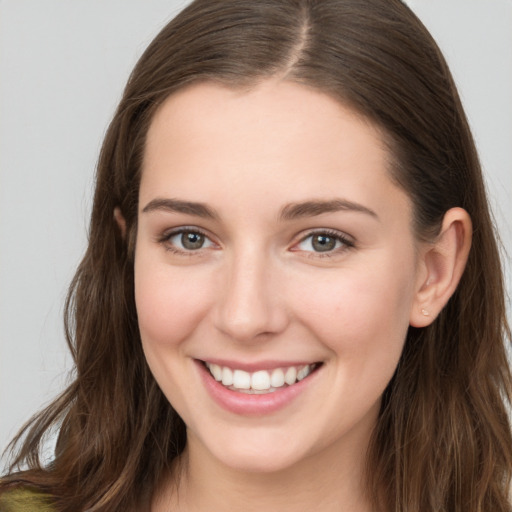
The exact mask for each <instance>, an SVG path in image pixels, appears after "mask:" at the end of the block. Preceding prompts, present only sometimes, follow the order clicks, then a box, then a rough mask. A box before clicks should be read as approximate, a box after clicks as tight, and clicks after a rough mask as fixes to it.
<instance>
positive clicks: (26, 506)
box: [0, 487, 54, 512]
mask: <svg viewBox="0 0 512 512" xmlns="http://www.w3.org/2000/svg"><path fill="white" fill-rule="evenodd" d="M0 512H54V508H53V507H52V506H51V505H50V500H49V497H48V495H47V494H44V493H42V492H40V491H36V490H33V489H29V488H27V487H17V488H14V489H10V490H8V491H5V492H3V493H2V494H0Z"/></svg>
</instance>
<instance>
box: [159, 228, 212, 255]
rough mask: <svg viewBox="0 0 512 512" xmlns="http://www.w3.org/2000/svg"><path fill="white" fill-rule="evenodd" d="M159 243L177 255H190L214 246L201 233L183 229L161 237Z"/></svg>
mask: <svg viewBox="0 0 512 512" xmlns="http://www.w3.org/2000/svg"><path fill="white" fill-rule="evenodd" d="M161 242H162V243H164V244H165V246H166V248H167V249H168V250H171V251H174V252H178V253H190V252H194V251H198V250H200V249H207V248H209V247H212V246H213V245H214V243H213V242H212V241H211V240H210V239H209V238H208V237H207V236H206V235H205V234H204V233H202V232H201V231H198V230H195V229H183V228H182V229H180V230H178V231H172V232H171V233H168V234H167V235H165V236H164V237H162V239H161Z"/></svg>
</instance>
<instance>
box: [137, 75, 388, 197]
mask: <svg viewBox="0 0 512 512" xmlns="http://www.w3.org/2000/svg"><path fill="white" fill-rule="evenodd" d="M389 161H390V155H389V153H388V150H387V149H386V147H385V145H384V143H383V140H382V137H381V134H380V132H379V130H378V129H377V127H376V126H374V125H373V124H371V123H370V122H369V121H367V120H366V119H364V118H363V117H362V116H360V115H358V114H357V113H355V112H354V111H353V110H352V109H350V108H348V107H346V106H344V105H343V104H341V103H339V102H338V101H336V100H335V99H333V98H332V97H330V96H328V95H327V94H324V93H322V92H319V91H317V90H314V89H311V88H308V87H306V86H302V85H299V84H294V83H290V82H282V81H281V82H279V81H267V82H264V83H262V84H260V85H258V86H257V87H255V88H253V89H252V90H249V91H247V90H233V89H229V88H226V87H223V86H220V85H217V84H213V83H201V84H196V85H193V86H190V87H188V88H185V89H183V90H181V91H179V92H177V93H175V94H173V95H172V96H170V97H169V98H168V99H167V100H166V101H165V102H164V103H163V104H162V106H161V107H160V108H159V110H158V111H157V113H156V114H155V116H154V119H153V121H152V123H151V126H150V129H149V131H148V136H147V141H146V148H145V155H144V163H143V172H142V182H141V199H142V200H150V199H152V198H153V197H155V196H159V195H162V194H164V195H168V196H169V195H170V196H176V195H177V194H179V195H184V196H186V197H187V198H188V199H190V200H196V201H208V200H209V199H211V198H212V197H213V195H214V193H215V194H216V193H217V192H222V193H223V194H221V195H224V196H225V197H228V195H229V193H230V192H233V191H234V190H236V191H237V192H238V193H239V194H242V195H243V194H245V193H247V195H250V196H257V195H258V194H260V195H263V196H264V197H265V198H266V199H268V198H269V197H274V196H275V198H276V200H278V199H279V198H281V199H282V200H283V201H284V200H285V199H286V200H287V201H299V200H303V199H304V198H305V197H307V196H309V197H323V198H325V197H326V196H329V195H331V196H332V195H337V196H338V195H340V194H342V195H343V196H349V197H348V199H350V200H354V201H358V202H364V201H372V202H373V203H374V204H375V203H378V202H379V201H380V202H387V199H388V198H387V197H386V191H388V192H390V191H391V190H392V189H396V187H395V186H394V185H393V183H392V181H391V180H390V177H389V173H388V167H389ZM393 191H394V192H397V190H393ZM232 196H233V195H232V194H231V195H229V197H230V201H233V200H234V198H233V197H232ZM245 199H247V197H246V198H245ZM377 206H378V205H377Z"/></svg>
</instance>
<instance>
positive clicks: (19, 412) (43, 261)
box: [0, 0, 512, 450]
mask: <svg viewBox="0 0 512 512" xmlns="http://www.w3.org/2000/svg"><path fill="white" fill-rule="evenodd" d="M255 1H256V0H255ZM186 3H187V2H186V0H174V1H172V0H150V1H148V0H0V450H2V449H3V448H5V446H6V445H7V442H8V440H9V439H10V438H11V437H12V436H13V435H14V433H15V432H16V430H17V429H18V428H19V427H20V426H21V424H22V423H23V422H24V421H26V420H27V419H28V418H29V417H30V416H31V414H32V413H34V412H35V411H36V410H37V409H38V408H40V407H41V405H42V404H44V403H47V402H48V401H49V400H50V399H51V397H53V396H54V395H55V394H56V393H57V392H58V391H59V390H60V389H62V386H63V385H64V383H65V381H66V373H67V371H68V369H69V366H70V361H69V358H68V356H67V349H66V346H65V342H64V336H63V328H62V319H61V318H62V307H63V301H64V297H65V294H66V289H67V286H68V283H69V281H70V279H71V277H72V275H73V273H74V269H75V266H76V264H77V263H78V261H79V259H80V256H81V254H82V252H83V250H84V247H85V240H86V229H87V222H88V220H87V218H88V214H89V210H90V206H91V192H92V175H93V170H94V166H95V162H96V158H97V155H98V151H99V148H100V144H101V140H102V136H103V134H104V131H105V129H106V126H107V123H108V121H109V119H110V117H111V115H112V113H113V110H114V108H115V106H116V103H117V101H118V99H119V97H120V94H121V91H122V88H123V86H124V83H125V81H126V78H127V77H128V74H129V72H130V70H131V68H132V67H133V65H134V64H135V61H136V59H137V57H138V56H139V55H140V54H141V52H142V51H143V50H144V48H145V46H146V45H147V44H148V43H149V41H150V40H151V39H152V37H153V36H154V35H155V34H156V33H157V31H158V30H159V29H160V28H161V27H162V26H163V25H164V24H165V23H166V21H168V20H169V19H170V18H171V17H172V16H173V15H174V14H175V13H176V12H177V11H178V10H179V9H180V8H181V7H182V6H183V5H185V4H186ZM409 4H410V5H411V6H412V7H413V9H414V10H415V11H416V12H417V14H418V15H419V16H420V18H421V19H422V20H423V21H424V23H425V24H426V25H427V27H428V28H429V29H430V30H431V32H432V34H433V35H434V37H435V38H436V39H437V41H438V43H439V44H440V46H441V48H442V49H443V51H444V53H445V56H446V57H447V59H448V62H449V64H450V65H451V68H452V71H453V73H454V75H455V79H456V81H457V83H458V85H459V88H460V92H461V95H462V98H463V102H464V104H465V106H466V110H467V113H468V116H469V119H470V123H471V125H472V127H473V131H474V135H475V138H476V141H477V145H478V148H479V151H480V155H481V159H482V162H483V166H484V170H485V173H486V178H487V180H488V185H489V191H490V195H491V200H492V204H493V206H494V209H495V214H496V217H497V221H498V224H499V226H500V231H501V234H502V238H503V241H504V244H505V246H506V247H508V250H509V252H512V236H511V234H512V229H511V224H512V222H511V221H509V220H507V219H512V215H511V210H512V206H511V202H512V1H511V0H409ZM507 282H508V289H509V290H512V284H511V283H512V281H511V276H510V272H508V273H507Z"/></svg>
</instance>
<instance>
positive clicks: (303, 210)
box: [279, 199, 379, 220]
mask: <svg viewBox="0 0 512 512" xmlns="http://www.w3.org/2000/svg"><path fill="white" fill-rule="evenodd" d="M339 211H353V212H359V213H365V214H367V215H370V216H371V217H374V218H375V219H377V220H378V219H379V216H378V215H377V214H376V213H375V212H374V211H373V210H370V208H367V207H366V206H363V205H362V204H359V203H354V202H352V201H347V200H346V199H331V200H329V201H323V200H313V201H304V202H301V203H290V204H287V205H286V206H284V207H283V208H282V210H281V213H280V215H279V217H280V219H282V220H294V219H299V218H303V217H315V216H317V215H322V214H323V213H333V212H339Z"/></svg>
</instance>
